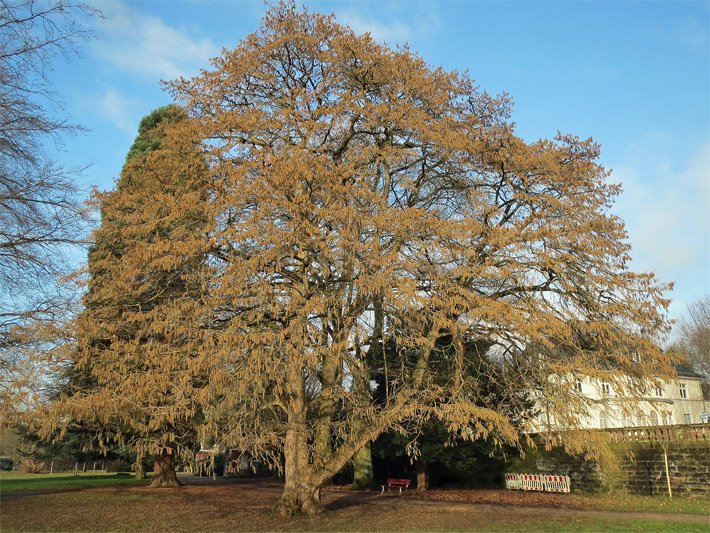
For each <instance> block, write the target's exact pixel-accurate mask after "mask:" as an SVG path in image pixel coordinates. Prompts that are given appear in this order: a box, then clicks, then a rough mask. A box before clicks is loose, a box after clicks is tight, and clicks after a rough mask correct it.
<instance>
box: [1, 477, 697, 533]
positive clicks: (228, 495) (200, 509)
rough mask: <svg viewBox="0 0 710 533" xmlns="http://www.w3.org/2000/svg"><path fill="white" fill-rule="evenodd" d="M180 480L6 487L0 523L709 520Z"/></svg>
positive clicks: (218, 526) (561, 503) (316, 526)
mask: <svg viewBox="0 0 710 533" xmlns="http://www.w3.org/2000/svg"><path fill="white" fill-rule="evenodd" d="M183 480H185V481H186V482H187V483H188V484H186V485H185V486H183V487H182V488H179V489H151V488H147V487H145V486H141V487H138V486H121V487H110V488H108V487H106V488H92V489H86V490H79V491H76V490H75V491H72V492H55V493H51V494H42V495H37V494H34V495H30V494H27V495H21V494H18V493H15V495H14V496H12V497H9V498H8V497H3V500H4V501H3V502H2V514H1V515H0V529H2V530H3V531H27V530H31V531H49V530H53V531H56V530H61V531H72V530H90V531H104V530H119V531H131V530H137V529H142V530H150V531H226V530H231V531H286V530H288V531H292V530H299V531H416V530H426V531H437V530H467V531H480V530H485V531H511V530H518V529H520V528H521V527H523V525H524V526H525V528H526V529H527V530H529V531H548V530H550V531H554V530H567V531H569V530H590V529H599V528H604V529H611V530H617V531H634V530H638V531H645V530H648V528H649V527H652V528H653V529H654V530H662V531H666V530H683V531H703V530H706V528H707V527H708V526H710V520H709V519H708V517H707V516H703V515H692V514H667V513H658V512H655V513H639V512H614V511H600V510H594V509H591V508H589V506H590V505H591V502H592V500H591V499H590V498H588V497H585V496H578V495H552V494H534V493H525V494H522V493H510V492H505V491H433V492H432V493H431V495H430V496H427V499H420V498H419V496H417V495H413V494H410V495H409V496H408V497H403V498H400V497H398V496H396V495H385V496H380V495H379V494H377V493H374V492H370V493H368V492H349V491H327V492H324V494H323V502H324V504H325V506H326V508H327V509H328V510H329V511H330V512H326V513H325V514H324V515H321V516H317V517H296V518H291V519H284V518H281V517H279V516H278V515H277V514H276V513H274V512H273V508H274V505H275V503H276V501H277V500H278V498H279V496H280V494H281V490H282V485H281V484H280V483H277V482H274V481H264V480H258V481H238V480H224V481H219V482H213V481H212V480H209V479H205V478H203V479H202V480H200V479H197V478H189V479H186V478H183ZM429 498H431V499H429ZM437 500H438V501H437ZM442 500H448V501H442ZM659 502H660V499H659ZM575 507H577V508H575ZM615 528H616V529H615Z"/></svg>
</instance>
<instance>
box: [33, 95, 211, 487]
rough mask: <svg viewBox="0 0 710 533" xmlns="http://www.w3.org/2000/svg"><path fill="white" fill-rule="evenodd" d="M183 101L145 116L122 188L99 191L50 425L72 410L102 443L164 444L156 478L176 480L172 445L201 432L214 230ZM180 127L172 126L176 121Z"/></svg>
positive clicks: (157, 447)
mask: <svg viewBox="0 0 710 533" xmlns="http://www.w3.org/2000/svg"><path fill="white" fill-rule="evenodd" d="M182 122H184V113H183V111H182V110H181V109H180V108H179V107H177V106H168V107H164V108H161V109H158V110H156V111H155V112H153V113H152V114H150V115H149V116H147V117H146V118H144V119H143V120H142V121H141V127H140V130H139V135H138V138H137V139H136V142H135V143H134V146H133V147H132V148H131V151H130V152H129V156H128V158H127V161H126V165H125V166H124V169H123V171H122V173H121V176H120V178H119V180H118V182H117V184H116V189H115V190H114V191H110V192H107V193H97V194H96V198H97V201H98V202H99V203H100V209H101V214H102V223H101V225H100V227H99V228H98V229H97V230H96V231H95V232H94V245H93V246H92V249H91V253H90V256H89V275H90V277H89V281H88V289H89V290H88V292H87V294H86V296H85V298H84V305H85V310H84V311H83V312H82V313H81V315H80V316H79V318H78V320H77V322H76V347H75V348H74V347H72V348H71V351H70V352H69V355H70V363H71V366H72V368H73V369H74V372H75V378H76V377H79V378H80V379H74V380H73V381H72V382H71V385H72V390H71V391H70V392H69V393H68V394H65V395H62V397H61V398H60V399H59V400H58V401H57V402H55V403H54V404H53V405H52V406H51V409H50V415H48V416H47V417H46V419H47V421H48V422H47V424H46V425H45V432H46V433H51V432H54V431H57V428H58V427H60V428H61V427H63V426H64V425H66V423H68V422H73V423H76V422H77V421H78V422H81V423H83V424H84V425H85V427H88V428H89V429H93V430H94V432H95V433H96V435H97V438H98V440H99V444H100V445H101V444H104V445H106V444H108V443H113V444H115V445H127V446H129V447H130V448H131V449H132V450H133V451H134V452H135V453H136V454H137V456H138V458H139V461H140V459H141V458H142V457H145V456H148V455H151V456H155V461H154V468H153V480H152V483H151V486H154V487H162V486H178V485H179V481H178V480H177V477H176V475H175V468H174V465H175V456H176V455H179V454H183V455H184V456H191V455H192V453H193V452H194V446H195V443H196V442H197V433H196V428H197V426H198V425H199V423H200V417H201V410H200V406H199V404H198V402H197V396H198V395H199V392H200V389H201V388H202V387H204V386H205V375H206V374H205V369H204V367H203V366H202V360H201V359H200V358H199V357H197V356H198V354H199V353H200V351H201V344H200V342H198V339H199V334H200V331H201V324H204V323H206V322H205V321H201V317H202V316H203V311H202V309H203V305H202V299H203V295H204V292H205V289H206V279H205V273H206V271H207V270H208V266H207V263H206V261H205V257H206V252H207V247H208V246H209V240H208V239H207V238H206V232H205V226H206V222H207V220H208V218H207V216H208V210H207V209H206V207H205V206H206V199H207V191H208V189H207V187H206V185H207V183H208V182H207V179H206V176H207V174H206V166H205V163H204V160H203V159H202V154H201V152H200V151H199V150H198V149H197V148H196V145H195V142H194V140H193V137H192V136H191V135H190V134H189V132H185V131H184V130H182V129H180V128H181V123H182ZM171 130H179V131H174V132H173V133H172V134H170V135H168V132H169V131H171Z"/></svg>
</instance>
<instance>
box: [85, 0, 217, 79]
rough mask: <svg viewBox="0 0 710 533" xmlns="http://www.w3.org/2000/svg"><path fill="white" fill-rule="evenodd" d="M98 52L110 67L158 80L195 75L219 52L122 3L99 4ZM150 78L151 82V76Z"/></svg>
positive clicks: (208, 40) (199, 40)
mask: <svg viewBox="0 0 710 533" xmlns="http://www.w3.org/2000/svg"><path fill="white" fill-rule="evenodd" d="M100 8H101V11H102V12H103V15H104V18H103V19H100V20H98V22H97V31H98V33H99V37H100V38H99V39H98V40H97V41H96V50H97V52H98V54H99V55H100V56H101V57H102V58H104V59H105V60H107V61H108V62H109V63H110V64H111V65H112V66H113V67H115V68H117V69H120V70H123V71H125V72H130V73H133V74H138V75H142V76H145V75H148V76H151V78H152V77H155V78H160V79H173V78H177V77H179V76H188V75H191V74H196V73H197V70H198V69H199V68H204V67H206V66H208V60H209V59H210V58H211V57H214V56H216V55H217V53H218V52H219V49H218V48H217V46H216V45H215V44H214V43H213V42H212V41H211V40H210V39H207V38H202V39H200V38H193V37H191V36H189V35H187V34H186V33H184V32H182V31H180V30H178V29H176V28H173V27H171V26H169V25H167V24H166V23H165V22H163V20H161V19H160V18H158V17H155V16H150V15H147V14H145V13H142V12H139V11H138V10H135V9H133V8H132V7H129V6H128V5H126V4H125V3H123V2H110V3H102V4H100ZM151 81H153V80H152V79H151Z"/></svg>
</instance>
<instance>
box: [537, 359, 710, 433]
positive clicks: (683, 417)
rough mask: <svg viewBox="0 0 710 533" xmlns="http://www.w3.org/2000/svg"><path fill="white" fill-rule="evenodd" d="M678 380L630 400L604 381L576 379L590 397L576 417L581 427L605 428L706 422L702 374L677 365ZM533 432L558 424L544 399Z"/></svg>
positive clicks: (580, 390) (580, 391)
mask: <svg viewBox="0 0 710 533" xmlns="http://www.w3.org/2000/svg"><path fill="white" fill-rule="evenodd" d="M676 373H677V376H678V377H677V379H676V380H674V381H671V382H666V383H664V384H663V385H662V386H661V387H651V394H650V395H649V396H647V397H644V398H642V399H640V400H639V399H634V400H630V399H628V398H625V397H623V396H618V395H617V394H616V393H615V391H614V388H613V387H612V386H611V385H610V384H609V383H605V382H603V381H597V380H593V379H590V378H580V379H578V380H577V381H576V382H575V384H574V386H575V388H576V389H577V391H578V392H579V393H580V394H582V395H583V396H585V397H586V398H587V399H588V400H590V402H589V404H590V408H589V412H588V414H587V415H586V416H581V417H580V418H579V423H580V428H583V429H606V428H626V427H641V426H659V425H683V424H701V423H706V422H707V414H708V409H710V401H705V400H704V399H703V391H702V387H701V383H702V376H700V375H699V374H696V373H695V372H693V371H691V370H688V369H687V368H685V367H682V366H676ZM539 405H540V406H541V407H542V410H541V413H540V414H539V416H538V420H537V421H535V422H534V423H533V432H537V431H544V430H546V429H554V428H555V427H556V426H557V424H556V423H555V421H554V420H550V419H549V417H548V416H547V414H546V413H545V411H544V401H543V402H540V404H539Z"/></svg>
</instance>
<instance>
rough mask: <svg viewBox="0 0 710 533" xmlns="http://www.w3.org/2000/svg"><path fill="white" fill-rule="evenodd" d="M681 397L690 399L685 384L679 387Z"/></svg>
mask: <svg viewBox="0 0 710 533" xmlns="http://www.w3.org/2000/svg"><path fill="white" fill-rule="evenodd" d="M679 392H680V397H681V398H683V399H687V398H688V387H687V385H686V384H685V383H681V384H680V387H679Z"/></svg>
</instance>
